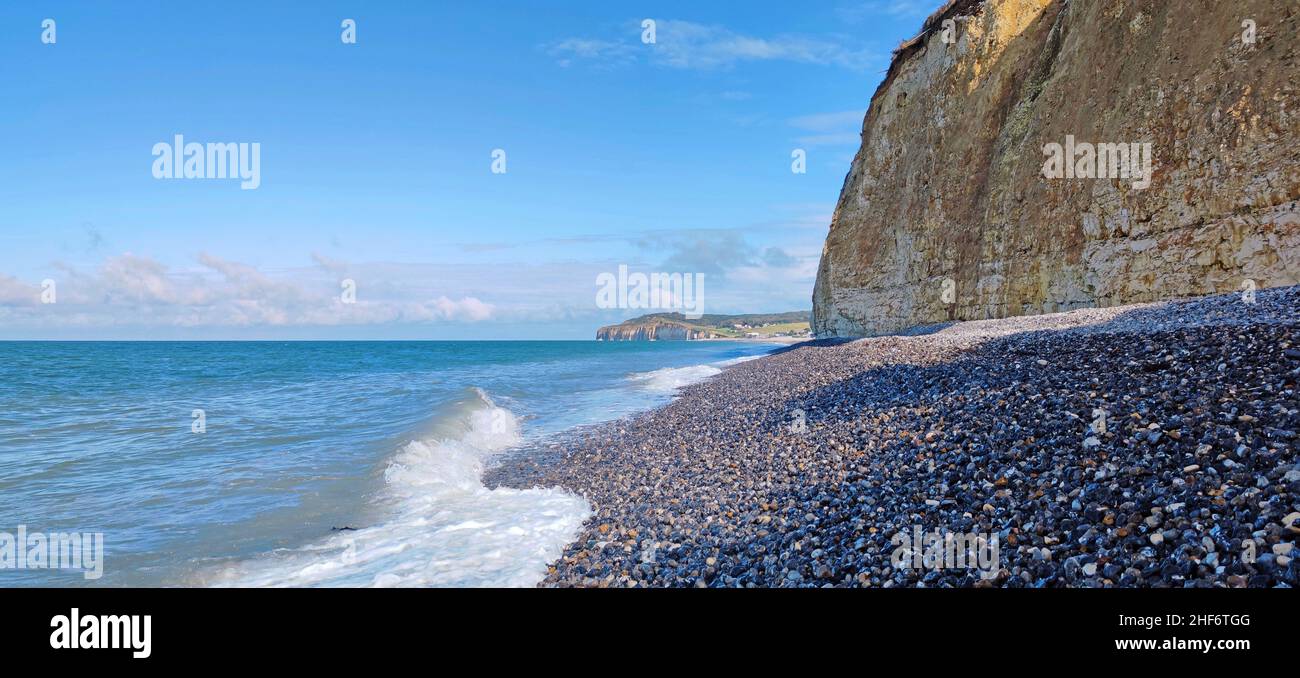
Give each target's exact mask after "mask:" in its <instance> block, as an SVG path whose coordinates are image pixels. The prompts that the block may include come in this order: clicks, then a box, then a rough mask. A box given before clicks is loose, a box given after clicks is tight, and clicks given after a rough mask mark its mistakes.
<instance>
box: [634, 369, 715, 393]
mask: <svg viewBox="0 0 1300 678" xmlns="http://www.w3.org/2000/svg"><path fill="white" fill-rule="evenodd" d="M721 372H722V370H721V369H720V368H717V367H714V366H713V365H691V366H689V367H665V368H663V369H659V370H654V371H653V372H638V373H636V374H632V375H629V376H628V379H629V380H631V381H635V382H639V383H640V386H641V387H642V388H644V389H646V390H647V391H651V392H654V393H675V392H676V391H677V389H680V388H683V387H685V386H690V385H691V384H695V383H698V382H701V381H704V380H705V379H708V378H709V377H712V376H713V375H715V374H720V373H721Z"/></svg>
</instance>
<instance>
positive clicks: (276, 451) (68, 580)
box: [0, 341, 773, 586]
mask: <svg viewBox="0 0 1300 678" xmlns="http://www.w3.org/2000/svg"><path fill="white" fill-rule="evenodd" d="M772 348H773V346H771V345H763V344H754V343H743V342H728V341H702V342H614V343H604V342H594V341H518V342H0V532H9V533H13V532H14V530H16V528H17V527H18V526H19V525H24V526H26V529H27V530H28V531H44V532H55V531H77V532H83V533H84V532H102V533H103V535H104V544H105V547H104V549H105V562H104V573H103V577H102V578H101V579H98V580H95V581H88V580H86V579H84V578H83V576H82V574H81V573H79V572H71V571H66V570H39V569H27V570H16V569H4V570H0V586H21V585H38V586H84V585H99V586H122V585H135V586H178V585H179V586H190V585H200V586H209V585H235V586H242V585H275V586H475V585H493V586H497V585H499V586H526V585H531V584H533V583H535V582H536V581H537V580H539V579H540V578H541V576H542V574H543V572H544V570H545V564H546V563H547V562H548V561H550V560H553V559H554V558H555V557H557V556H558V555H559V553H560V551H561V549H562V548H563V546H564V545H565V544H566V543H567V542H568V541H569V540H570V539H572V537H573V535H574V534H575V533H576V531H577V528H578V526H579V525H580V524H581V523H582V521H583V520H584V519H585V518H586V517H587V516H588V515H589V508H588V506H587V504H586V502H585V500H583V499H582V498H581V497H576V496H573V495H570V494H568V493H566V492H563V491H561V490H558V489H555V488H536V489H532V490H512V489H496V490H488V489H486V488H485V487H484V486H483V485H482V484H481V482H480V474H481V472H482V469H483V465H484V463H485V462H487V461H488V460H489V459H490V458H491V457H492V456H493V455H495V454H499V453H501V452H504V451H507V450H515V451H516V452H517V453H525V454H526V453H527V451H528V449H529V448H530V447H533V446H536V445H539V444H543V443H545V441H546V440H547V439H548V438H549V437H552V436H556V435H557V434H562V433H563V432H564V431H567V430H570V429H572V428H574V427H576V426H580V425H583V424H591V423H597V422H601V421H607V420H611V419H616V418H619V417H625V416H628V415H631V414H633V413H636V412H638V411H642V410H645V409H647V408H650V407H654V406H656V405H659V404H662V403H665V402H667V401H668V400H669V399H671V398H672V397H673V394H674V393H675V391H676V390H677V388H679V387H681V386H683V385H685V384H689V383H693V382H695V381H698V380H701V379H705V378H708V377H709V376H711V375H713V374H716V373H717V372H718V371H720V370H721V369H724V368H725V367H726V366H727V365H729V364H731V363H734V362H737V361H741V360H745V359H748V358H751V357H755V356H758V355H761V354H764V353H767V352H768V351H770V350H771V349H772ZM333 528H354V529H333Z"/></svg>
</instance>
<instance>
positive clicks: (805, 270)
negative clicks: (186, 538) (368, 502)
mask: <svg viewBox="0 0 1300 678" xmlns="http://www.w3.org/2000/svg"><path fill="white" fill-rule="evenodd" d="M938 4H940V3H939V2H938V0H934V1H933V2H923V1H911V0H879V1H876V0H845V1H844V2H836V1H830V2H825V3H776V2H772V3H766V2H754V3H745V4H744V5H737V4H735V3H721V2H719V3H710V4H709V6H706V5H705V4H704V3H698V2H681V3H677V2H652V3H622V2H464V3H457V2H452V3H431V2H312V3H290V2H265V1H262V2H222V3H204V4H198V3H176V2H114V3H103V2H48V3H40V2H9V3H5V4H4V6H3V7H2V8H0V60H3V62H4V63H5V64H6V66H5V68H4V69H3V70H0V90H2V91H3V100H4V101H5V105H4V106H3V107H2V108H0V142H3V144H4V148H5V149H6V151H7V156H8V157H7V160H6V162H4V163H0V338H80V339H114V338H198V339H218V338H265V339H274V338H286V339H313V338H314V339H345V338H424V339H461V338H579V339H586V338H590V337H591V336H592V335H593V333H594V330H595V328H596V327H598V326H599V325H601V324H605V323H609V322H616V321H618V320H622V319H624V318H626V317H630V316H633V315H638V314H640V313H641V312H642V311H637V310H627V309H600V308H597V307H596V303H595V292H596V286H595V278H596V276H597V275H598V274H599V273H601V272H606V271H615V270H617V267H618V266H619V265H620V264H626V265H628V266H629V268H631V269H633V270H643V271H665V272H688V273H696V272H698V273H704V274H705V276H706V277H705V281H706V282H705V309H704V310H705V311H706V312H710V313H733V312H768V311H784V310H794V309H800V308H809V307H810V305H811V302H810V296H811V291H812V283H813V279H814V277H815V270H816V265H817V259H818V256H819V255H820V251H821V245H822V241H823V239H824V237H825V233H826V228H827V226H828V224H829V220H830V215H831V212H832V210H833V208H834V203H835V200H836V198H837V197H838V194H839V189H840V187H841V185H842V183H843V180H844V176H845V173H846V172H847V171H848V168H849V163H850V161H851V159H852V156H853V153H854V152H855V150H856V148H857V143H858V132H859V130H860V128H861V122H862V116H863V114H864V112H865V109H866V106H867V103H868V100H869V97H870V95H871V93H872V92H873V91H874V89H875V87H876V85H877V84H878V83H879V81H880V79H881V78H882V77H883V73H884V70H885V68H886V67H887V66H888V59H889V53H890V50H891V49H893V47H895V46H896V45H897V44H898V42H899V41H900V40H901V39H904V38H907V37H911V36H912V35H913V34H914V33H915V32H916V30H917V29H918V28H919V26H920V23H921V21H922V20H923V19H924V16H925V15H926V14H928V13H929V12H930V11H931V10H933V9H934V8H935V7H937V5H938ZM932 5H933V6H932ZM47 18H48V19H53V20H54V21H55V22H56V24H55V26H56V29H55V30H56V34H55V35H56V42H55V43H54V44H43V43H42V41H41V36H42V28H41V26H42V21H43V20H44V19H47ZM346 18H351V19H354V20H355V21H356V24H357V30H356V35H357V42H356V44H344V43H343V42H342V41H341V40H340V34H341V33H342V28H341V27H340V24H341V22H342V21H343V19H346ZM647 18H648V19H653V20H654V21H655V22H656V42H655V43H654V44H652V45H647V44H643V43H642V40H641V36H642V27H641V23H642V20H644V19H647ZM175 134H183V135H184V137H185V139H186V141H196V142H200V143H207V142H222V143H225V142H236V143H238V142H246V143H258V144H260V149H261V158H260V160H261V163H260V175H261V185H260V186H259V187H258V188H257V189H256V190H241V189H240V187H239V184H238V181H237V180H236V181H231V180H222V179H203V180H198V179H195V180H165V179H164V180H160V179H156V178H154V176H153V175H152V172H151V168H152V166H153V161H154V157H153V156H152V154H151V149H152V148H153V146H154V144H156V143H159V142H171V140H172V138H173V136H174V135H175ZM797 148H801V149H804V150H805V151H806V153H807V173H806V174H794V173H792V172H791V167H790V166H791V152H792V150H794V149H797ZM494 149H503V150H504V151H505V152H506V162H507V165H506V167H507V171H506V173H505V174H494V173H493V172H492V171H491V163H492V157H491V153H492V151H493V150H494ZM342 279H350V280H354V281H355V283H356V289H357V303H355V304H350V305H340V304H339V303H338V298H339V294H340V292H339V290H340V280H342ZM45 280H53V281H54V282H55V284H56V288H55V289H56V292H57V297H56V303H53V304H42V303H40V299H41V297H40V293H41V289H42V282H43V281H45Z"/></svg>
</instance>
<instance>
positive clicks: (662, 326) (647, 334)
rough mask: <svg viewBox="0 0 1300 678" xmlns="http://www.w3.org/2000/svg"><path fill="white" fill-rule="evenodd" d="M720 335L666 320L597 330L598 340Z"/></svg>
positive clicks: (657, 339)
mask: <svg viewBox="0 0 1300 678" xmlns="http://www.w3.org/2000/svg"><path fill="white" fill-rule="evenodd" d="M718 336H720V335H718V334H715V333H713V332H709V331H707V330H700V329H696V328H690V327H686V326H683V325H676V324H673V323H666V322H646V323H623V324H621V325H608V326H606V327H602V328H600V329H599V330H596V339H597V340H598V341H670V340H684V339H713V338H715V337H718Z"/></svg>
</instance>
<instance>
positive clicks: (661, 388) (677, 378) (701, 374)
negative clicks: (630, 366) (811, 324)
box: [627, 354, 763, 393]
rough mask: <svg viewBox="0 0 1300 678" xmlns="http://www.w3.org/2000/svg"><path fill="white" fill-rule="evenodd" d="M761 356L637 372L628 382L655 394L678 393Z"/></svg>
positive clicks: (747, 356)
mask: <svg viewBox="0 0 1300 678" xmlns="http://www.w3.org/2000/svg"><path fill="white" fill-rule="evenodd" d="M762 357H763V356H762V355H761V354H760V355H746V356H741V357H739V358H730V359H728V360H720V361H718V362H716V363H710V364H707V365H689V366H687V367H665V368H663V369H658V370H653V371H651V372H636V373H634V374H630V375H628V377H627V378H628V380H630V381H633V382H638V383H639V385H640V386H641V387H642V388H644V389H645V390H647V391H651V392H654V393H676V392H677V390H678V389H681V388H684V387H686V386H690V385H691V384H696V383H699V382H701V381H704V380H705V379H708V378H709V377H712V376H714V375H716V374H721V373H722V370H723V369H724V368H727V367H731V366H732V365H739V364H740V363H743V362H748V361H750V360H757V359H758V358H762Z"/></svg>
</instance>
